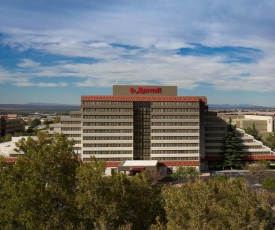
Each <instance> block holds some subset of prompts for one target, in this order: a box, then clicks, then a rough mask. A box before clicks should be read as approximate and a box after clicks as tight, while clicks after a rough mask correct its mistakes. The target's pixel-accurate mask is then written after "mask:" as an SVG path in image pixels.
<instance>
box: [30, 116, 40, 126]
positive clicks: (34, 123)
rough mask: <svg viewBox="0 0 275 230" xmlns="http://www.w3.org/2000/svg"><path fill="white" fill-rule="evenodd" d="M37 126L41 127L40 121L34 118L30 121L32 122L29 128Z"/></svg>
mask: <svg viewBox="0 0 275 230" xmlns="http://www.w3.org/2000/svg"><path fill="white" fill-rule="evenodd" d="M38 125H41V121H40V119H38V118H34V119H33V120H32V122H31V126H32V127H36V126H38Z"/></svg>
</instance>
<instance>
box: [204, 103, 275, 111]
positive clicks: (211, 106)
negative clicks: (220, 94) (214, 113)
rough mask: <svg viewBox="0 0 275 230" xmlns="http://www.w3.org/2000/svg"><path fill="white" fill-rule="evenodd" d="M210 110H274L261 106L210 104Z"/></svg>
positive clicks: (270, 107)
mask: <svg viewBox="0 0 275 230" xmlns="http://www.w3.org/2000/svg"><path fill="white" fill-rule="evenodd" d="M208 106H209V109H210V110H217V109H248V110H261V109H274V107H272V106H259V105H249V104H239V105H231V104H208Z"/></svg>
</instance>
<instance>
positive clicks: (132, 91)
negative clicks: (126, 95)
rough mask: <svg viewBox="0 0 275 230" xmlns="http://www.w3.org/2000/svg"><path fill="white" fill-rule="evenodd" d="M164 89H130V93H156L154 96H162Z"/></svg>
mask: <svg viewBox="0 0 275 230" xmlns="http://www.w3.org/2000/svg"><path fill="white" fill-rule="evenodd" d="M161 91H162V88H137V89H135V88H130V89H129V92H130V93H131V94H147V93H154V94H161Z"/></svg>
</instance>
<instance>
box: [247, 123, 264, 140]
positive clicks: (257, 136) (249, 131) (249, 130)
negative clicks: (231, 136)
mask: <svg viewBox="0 0 275 230" xmlns="http://www.w3.org/2000/svg"><path fill="white" fill-rule="evenodd" d="M245 132H246V133H247V134H249V135H251V136H253V137H254V139H256V140H257V141H261V140H262V135H260V132H259V130H258V129H256V127H255V123H253V126H252V128H251V127H247V128H246V129H245Z"/></svg>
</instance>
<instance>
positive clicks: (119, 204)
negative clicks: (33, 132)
mask: <svg viewBox="0 0 275 230" xmlns="http://www.w3.org/2000/svg"><path fill="white" fill-rule="evenodd" d="M17 151H22V152H24V153H25V156H24V158H20V159H18V161H17V162H16V163H15V164H7V165H6V164H5V162H4V160H3V159H0V164H1V168H0V169H1V170H0V226H1V229H66V230H69V229H81V230H84V229H102V230H103V229H104V230H105V229H106V230H107V229H108V230H111V229H121V230H122V229H123V230H126V229H127V230H130V229H132V230H135V229H137V230H139V229H151V230H164V229H270V228H271V227H273V222H272V221H273V215H272V212H270V210H271V207H272V206H273V205H274V204H273V202H274V199H273V197H272V194H271V193H268V192H265V191H261V192H257V193H256V192H251V191H249V189H248V186H247V185H246V184H245V183H244V182H243V181H241V180H229V179H226V178H219V179H218V180H209V181H207V182H202V181H193V180H192V179H190V182H188V183H185V184H183V186H182V187H173V186H170V185H166V186H164V187H162V186H159V185H155V183H154V178H153V179H152V178H151V177H150V176H148V175H146V174H145V173H141V174H137V175H135V176H133V177H131V178H128V177H126V175H124V174H120V173H117V174H114V175H112V176H106V175H104V171H105V163H104V162H102V161H97V160H96V159H95V158H93V159H91V163H89V164H82V163H80V162H79V160H78V158H77V155H76V154H75V153H74V151H73V142H72V141H69V140H68V139H67V138H66V137H65V136H64V135H63V134H55V135H54V136H50V135H49V134H48V133H46V132H44V133H38V140H33V139H31V138H28V139H22V140H20V141H19V143H18V145H17ZM187 171H188V170H187ZM188 172H193V171H192V170H191V171H188ZM191 175H193V173H191Z"/></svg>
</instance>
